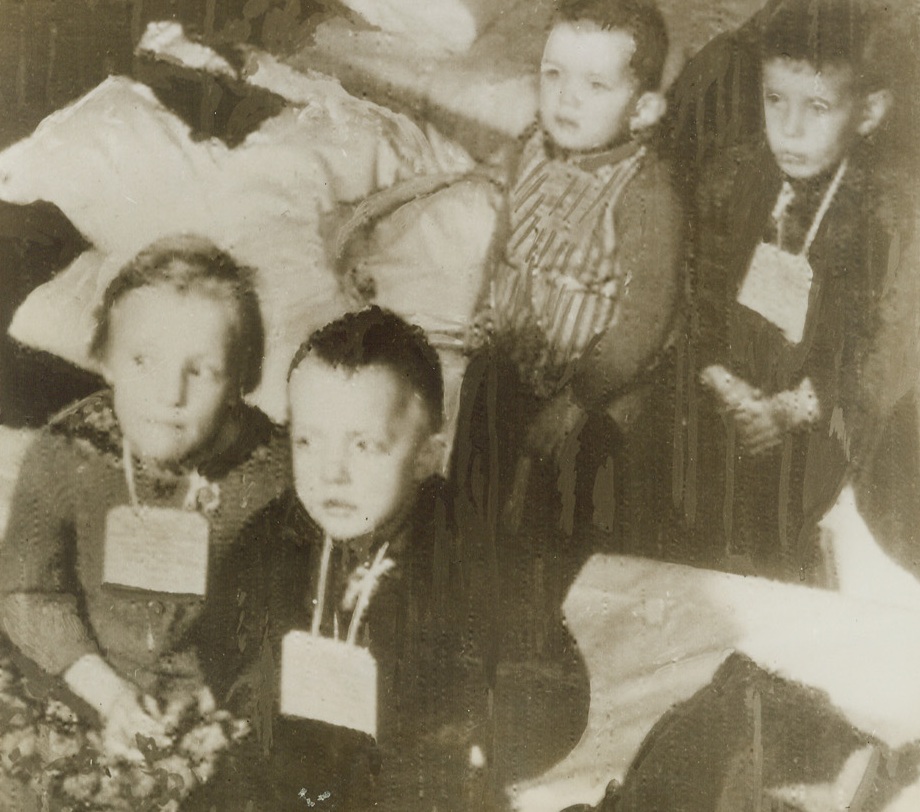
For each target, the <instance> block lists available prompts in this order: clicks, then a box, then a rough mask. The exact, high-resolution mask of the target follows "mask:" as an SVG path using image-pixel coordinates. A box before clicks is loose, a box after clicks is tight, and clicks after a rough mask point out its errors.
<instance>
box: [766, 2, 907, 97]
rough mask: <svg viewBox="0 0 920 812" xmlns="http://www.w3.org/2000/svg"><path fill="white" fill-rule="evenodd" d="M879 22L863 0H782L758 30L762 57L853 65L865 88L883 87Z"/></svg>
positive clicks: (819, 66)
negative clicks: (759, 30)
mask: <svg viewBox="0 0 920 812" xmlns="http://www.w3.org/2000/svg"><path fill="white" fill-rule="evenodd" d="M877 23H878V21H877V20H876V19H875V15H874V14H873V13H872V12H871V11H870V9H869V8H868V5H867V4H866V3H865V2H864V0H780V2H778V3H777V4H776V5H775V7H774V8H773V9H772V10H771V12H770V13H769V14H768V15H767V16H766V19H765V21H764V24H763V28H762V29H761V32H760V58H761V61H763V62H767V61H770V60H772V59H782V58H785V59H791V60H793V61H796V62H807V63H808V64H809V65H810V66H811V67H812V68H814V70H815V71H820V70H822V69H823V68H826V67H849V68H852V70H853V72H854V74H855V77H856V79H857V82H858V83H859V85H860V87H861V88H862V89H864V90H876V89H879V88H881V87H885V86H886V85H887V84H888V81H889V78H888V77H886V76H885V75H884V74H885V66H886V63H887V59H886V58H885V57H884V56H883V54H882V51H883V50H884V45H883V43H882V42H881V37H880V31H879V26H878V25H877Z"/></svg>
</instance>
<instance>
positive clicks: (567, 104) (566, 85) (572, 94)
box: [559, 79, 582, 108]
mask: <svg viewBox="0 0 920 812" xmlns="http://www.w3.org/2000/svg"><path fill="white" fill-rule="evenodd" d="M581 99H582V91H581V87H580V85H579V84H578V82H576V81H574V80H573V79H564V80H563V81H562V86H561V88H560V89H559V101H560V103H561V105H562V107H563V108H575V107H578V105H580V104H581Z"/></svg>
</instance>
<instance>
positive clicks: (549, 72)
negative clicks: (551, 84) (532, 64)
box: [540, 68, 559, 79]
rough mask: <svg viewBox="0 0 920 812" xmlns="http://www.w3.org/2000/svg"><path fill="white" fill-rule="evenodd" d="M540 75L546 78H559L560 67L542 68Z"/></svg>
mask: <svg viewBox="0 0 920 812" xmlns="http://www.w3.org/2000/svg"><path fill="white" fill-rule="evenodd" d="M540 75H541V76H542V77H543V78H544V79H558V78H559V69H558V68H541V69H540Z"/></svg>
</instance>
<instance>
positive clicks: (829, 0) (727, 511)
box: [688, 0, 897, 580]
mask: <svg viewBox="0 0 920 812" xmlns="http://www.w3.org/2000/svg"><path fill="white" fill-rule="evenodd" d="M877 45H878V43H877V38H876V36H875V33H874V29H873V26H872V23H871V20H870V18H869V15H868V14H867V12H865V11H864V10H861V8H860V6H859V5H858V4H854V3H846V2H840V0H815V2H806V0H789V2H785V3H781V4H779V5H778V6H777V7H776V9H774V11H773V13H772V15H771V16H770V18H769V19H768V20H767V21H766V23H765V25H764V28H763V31H762V34H761V64H762V90H763V104H764V121H765V125H764V133H763V138H762V139H758V140H757V141H756V142H754V143H751V144H748V145H742V146H740V147H738V148H736V149H734V150H731V151H729V152H728V153H726V154H724V155H722V156H719V157H718V158H717V159H716V160H715V161H714V162H713V163H712V165H711V166H709V167H708V168H707V169H706V170H705V171H703V172H702V173H701V177H702V178H703V180H702V182H701V185H700V188H699V191H698V210H697V228H696V257H695V279H694V302H695V308H694V331H693V334H692V339H693V345H692V352H693V353H694V356H695V358H694V360H695V369H696V373H697V383H698V389H697V390H696V392H695V397H694V398H692V399H691V401H690V413H689V424H690V431H689V436H690V437H691V440H692V441H693V442H692V447H691V448H690V454H689V457H690V459H691V461H692V463H691V472H690V476H689V477H688V488H689V490H690V500H691V501H692V502H694V503H695V511H696V517H695V518H696V528H697V544H698V548H697V552H698V553H699V554H700V556H701V559H702V561H703V562H704V563H709V564H714V565H717V566H725V567H728V568H741V569H743V570H744V571H754V572H757V573H759V574H763V575H768V576H772V577H783V578H790V579H795V580H799V579H806V580H809V579H812V578H813V577H814V567H815V563H816V559H817V556H816V538H815V532H816V531H815V526H816V522H817V520H818V519H819V518H820V517H821V516H822V515H823V513H824V512H825V511H826V510H827V509H828V507H829V506H830V505H831V504H832V503H833V501H834V499H835V498H836V495H837V492H838V490H839V488H840V486H841V484H842V482H843V480H844V478H845V477H846V475H847V472H848V470H849V465H850V460H851V459H852V458H853V457H854V455H856V454H857V453H858V452H859V450H860V448H862V447H864V446H865V444H866V443H867V442H868V432H869V429H870V427H871V421H872V412H871V407H870V403H871V399H870V398H869V397H868V393H867V392H866V391H865V388H864V386H863V384H862V381H861V377H860V373H861V367H862V365H863V363H864V360H865V359H866V358H867V356H868V354H869V352H870V351H871V348H872V346H873V342H874V340H875V335H876V332H877V329H878V325H877V323H878V312H879V294H880V291H881V289H882V286H883V284H884V283H885V276H886V273H887V271H888V268H889V265H890V253H889V252H890V250H891V248H892V244H893V237H894V234H895V233H896V227H897V222H896V220H895V218H894V217H893V215H892V212H893V209H892V205H891V201H890V199H888V197H887V195H888V194H889V191H890V190H889V189H888V188H887V187H886V186H885V185H884V184H883V183H881V182H880V180H879V178H880V173H878V171H877V169H878V168H877V166H876V162H875V160H874V154H873V145H872V139H871V136H872V134H873V133H874V132H875V131H876V130H877V129H878V128H879V126H880V125H881V124H882V122H883V120H884V118H885V115H886V113H887V111H888V107H889V105H890V103H891V94H890V93H889V92H888V91H887V89H886V85H885V82H884V80H883V78H882V77H883V73H882V70H881V69H882V65H883V61H882V59H881V56H880V54H879V53H878V52H877Z"/></svg>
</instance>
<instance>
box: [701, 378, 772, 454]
mask: <svg viewBox="0 0 920 812" xmlns="http://www.w3.org/2000/svg"><path fill="white" fill-rule="evenodd" d="M700 380H701V381H702V382H703V385H704V386H707V387H708V388H709V389H711V390H712V391H713V393H714V394H715V395H716V397H717V398H718V399H719V402H720V404H721V407H722V413H723V414H725V415H728V416H729V417H730V418H731V419H732V421H733V422H734V424H735V429H736V430H737V432H738V440H739V442H740V444H741V447H742V449H744V451H746V452H747V453H748V454H752V455H755V456H756V455H758V454H764V453H766V452H767V451H770V450H771V449H773V448H776V447H777V446H778V445H780V444H781V443H782V441H783V437H784V436H785V431H786V427H785V425H784V423H783V420H782V414H781V410H780V409H779V407H778V403H777V402H776V400H775V399H774V398H770V397H764V395H763V394H762V393H761V391H760V390H759V389H756V388H755V387H753V386H751V385H750V384H749V383H748V382H747V381H744V380H742V379H741V378H739V377H737V376H736V375H734V374H732V373H731V372H729V371H728V370H727V369H725V367H722V366H718V365H714V366H710V367H706V369H704V370H703V371H702V373H701V374H700Z"/></svg>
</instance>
